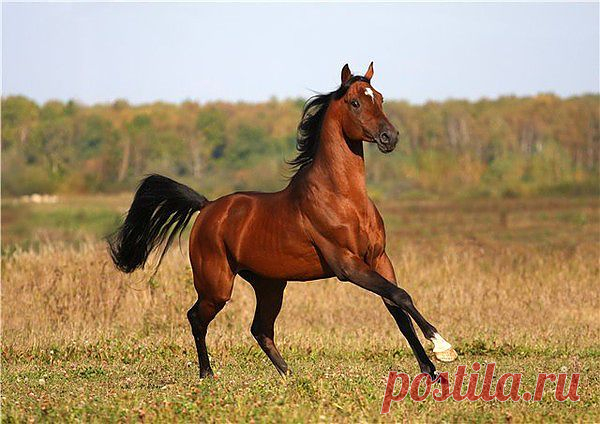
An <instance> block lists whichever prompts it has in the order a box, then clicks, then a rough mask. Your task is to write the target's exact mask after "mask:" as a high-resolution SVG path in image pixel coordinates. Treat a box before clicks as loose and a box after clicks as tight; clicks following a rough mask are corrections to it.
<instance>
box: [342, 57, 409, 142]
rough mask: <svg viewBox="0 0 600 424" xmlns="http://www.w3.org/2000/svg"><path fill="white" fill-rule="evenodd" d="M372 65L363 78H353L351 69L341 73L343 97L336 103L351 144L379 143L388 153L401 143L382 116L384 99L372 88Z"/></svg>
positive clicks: (387, 120) (388, 122)
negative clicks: (363, 142) (358, 142)
mask: <svg viewBox="0 0 600 424" xmlns="http://www.w3.org/2000/svg"><path fill="white" fill-rule="evenodd" d="M372 77H373V62H371V64H370V65H369V69H368V70H367V72H366V73H365V75H364V76H354V75H352V72H351V71H350V68H349V67H348V65H347V64H346V65H344V68H343V69H342V87H341V88H345V90H341V93H344V94H343V95H342V96H341V97H340V98H339V99H337V102H338V103H339V105H338V108H337V109H338V110H339V111H340V113H341V123H342V129H343V131H344V136H346V137H347V138H348V139H350V140H352V141H362V140H364V141H368V142H370V143H377V147H378V148H379V150H380V151H381V152H383V153H389V152H391V151H392V150H394V148H395V147H396V143H397V142H398V130H396V128H395V127H394V126H393V125H392V123H391V122H390V121H389V119H388V118H387V116H385V113H383V96H382V95H381V93H379V92H378V91H377V90H375V89H374V88H373V86H371V78H372Z"/></svg>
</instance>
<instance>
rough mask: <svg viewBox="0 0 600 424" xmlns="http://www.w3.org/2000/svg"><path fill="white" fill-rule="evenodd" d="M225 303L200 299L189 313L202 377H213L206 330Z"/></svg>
mask: <svg viewBox="0 0 600 424" xmlns="http://www.w3.org/2000/svg"><path fill="white" fill-rule="evenodd" d="M223 306H225V303H224V302H223V303H215V302H212V301H210V300H206V299H203V300H201V299H198V300H197V301H196V303H194V306H192V307H191V309H190V310H189V311H188V313H187V317H188V320H189V322H190V325H191V327H192V334H193V335H194V341H195V342H196V352H197V353H198V366H199V367H200V378H204V377H211V376H212V375H213V370H212V368H211V367H210V360H209V359H208V351H207V350H206V332H207V330H208V324H210V322H211V321H212V320H213V319H214V317H215V316H216V315H217V313H218V312H219V311H220V310H221V309H223Z"/></svg>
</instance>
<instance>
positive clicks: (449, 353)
mask: <svg viewBox="0 0 600 424" xmlns="http://www.w3.org/2000/svg"><path fill="white" fill-rule="evenodd" d="M433 353H434V355H435V357H436V359H437V360H438V361H440V362H453V361H456V360H457V359H458V353H456V351H455V350H454V348H452V347H451V348H450V349H448V350H444V351H443V352H433Z"/></svg>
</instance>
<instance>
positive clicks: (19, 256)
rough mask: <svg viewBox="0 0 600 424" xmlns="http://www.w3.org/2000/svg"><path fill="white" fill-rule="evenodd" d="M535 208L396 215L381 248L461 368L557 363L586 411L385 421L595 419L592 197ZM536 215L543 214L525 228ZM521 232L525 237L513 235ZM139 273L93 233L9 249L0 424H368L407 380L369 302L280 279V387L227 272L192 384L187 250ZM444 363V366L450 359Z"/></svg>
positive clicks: (380, 314) (542, 367)
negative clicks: (390, 384) (276, 423)
mask: <svg viewBox="0 0 600 424" xmlns="http://www.w3.org/2000/svg"><path fill="white" fill-rule="evenodd" d="M396 207H397V206H394V207H393V208H391V207H390V208H389V210H387V213H388V214H393V213H394V208H396ZM534 211H535V213H534V212H531V211H530V210H526V209H523V210H521V212H518V211H511V215H510V219H511V222H510V223H509V224H506V223H502V219H503V218H500V220H498V219H497V211H495V210H492V211H491V212H490V211H487V212H485V211H482V210H480V208H478V209H477V210H475V211H471V212H469V211H464V210H462V211H461V210H451V211H448V209H442V211H441V212H440V211H437V212H435V211H434V212H431V211H429V212H428V213H429V215H427V213H425V212H423V208H421V209H418V208H417V209H416V210H415V211H414V212H411V211H410V209H403V210H402V212H397V213H396V214H395V218H394V219H392V220H391V221H392V225H391V228H389V236H388V238H389V240H390V246H389V250H390V254H391V257H392V259H393V262H394V264H395V266H396V272H397V274H398V278H399V281H401V282H402V285H403V286H404V287H405V288H406V289H407V290H408V291H409V293H411V295H412V296H413V298H414V299H415V301H416V303H417V306H418V307H419V308H420V309H421V311H422V313H423V314H424V315H425V316H426V317H428V318H429V320H430V321H431V322H432V323H434V325H436V326H437V327H438V329H439V330H440V331H441V333H442V334H443V335H444V336H445V337H446V338H447V339H448V340H449V341H451V342H452V343H453V344H454V345H455V346H456V348H457V350H458V351H459V353H460V354H461V358H460V363H467V364H470V363H472V362H473V361H476V360H478V361H488V362H489V361H496V362H498V363H499V366H500V367H504V369H505V371H513V372H521V371H523V372H526V373H527V372H529V373H531V375H532V376H533V374H534V373H535V372H541V371H557V368H560V367H561V366H565V365H566V366H567V367H568V368H569V370H570V371H569V372H582V384H581V389H580V394H581V395H582V401H581V402H579V403H578V404H575V405H569V404H561V403H558V402H556V401H552V400H549V401H547V402H546V401H544V402H542V403H541V404H540V405H528V404H527V403H525V402H522V403H516V404H513V403H510V404H498V403H490V404H479V403H474V404H470V403H462V404H456V403H449V402H446V403H445V404H436V403H434V402H425V403H424V404H416V403H412V402H411V401H405V402H404V403H403V404H402V405H393V407H392V413H391V416H387V417H384V419H391V420H403V419H411V420H412V419H418V420H421V421H430V420H451V421H462V420H463V419H469V420H472V419H477V420H483V421H486V420H497V419H504V418H510V417H513V416H514V417H515V418H521V419H525V420H541V419H543V418H544V417H546V418H550V419H558V420H566V421H569V420H570V419H572V418H577V419H582V420H595V419H598V415H596V414H595V412H593V408H595V407H597V406H598V402H599V393H598V383H599V379H598V371H599V368H598V366H597V365H596V361H597V360H598V357H599V356H600V355H599V350H598V340H599V336H600V324H599V323H600V320H599V316H598V305H599V302H598V300H599V290H598V282H599V275H600V270H599V262H598V258H599V253H600V248H599V245H598V242H597V235H598V221H597V218H598V216H597V204H596V203H592V204H586V205H583V206H582V205H579V206H578V207H577V208H576V211H578V212H577V213H581V214H582V215H581V216H584V217H585V219H584V220H582V219H579V220H578V219H571V218H569V216H570V215H568V214H567V215H565V216H567V218H565V219H563V218H561V217H562V216H563V215H564V213H565V212H564V210H563V209H560V208H559V209H558V210H555V209H549V208H546V211H545V212H540V210H539V209H538V210H535V209H534ZM571 212H572V211H571ZM540 213H545V214H546V215H547V217H548V218H547V219H545V220H544V219H541V218H540V219H536V218H535V217H536V216H538V215H539V214H540ZM569 213H570V212H569ZM402 214H405V215H406V216H404V217H403V215H402ZM469 214H470V215H469ZM486 214H488V215H489V216H488V215H486ZM532 214H533V215H532ZM535 214H538V215H535ZM561 214H563V215H561ZM384 216H386V211H385V210H384ZM452 216H454V218H452ZM486 216H487V218H486ZM574 216H576V217H577V216H579V215H577V214H575V215H574ZM398 217H400V218H398ZM395 219H398V220H400V219H402V220H406V221H408V222H409V223H410V224H407V225H406V226H401V225H399V224H394V223H393V222H394V220H395ZM459 219H460V220H462V221H463V225H459V224H456V222H457V220H459ZM465 220H466V222H467V223H468V225H467V224H464V222H465ZM445 221H448V223H446V224H440V223H443V222H445ZM452 223H454V225H451V224H452ZM499 223H500V224H502V225H500V224H499ZM505 225H506V226H505ZM388 227H390V225H388ZM467 227H468V229H467V230H465V231H463V232H462V233H461V232H460V231H459V230H457V228H467ZM417 228H426V229H428V230H430V233H429V237H427V236H423V235H414V234H413V231H414V230H415V229H417ZM524 233H526V234H528V236H527V238H525V239H524V238H523V237H521V238H519V237H517V236H516V235H519V234H520V235H522V234H524ZM569 233H570V234H571V236H570V237H569V236H568V234H569ZM432 234H433V235H432ZM184 250H185V249H184ZM149 277H150V272H145V273H144V272H143V273H137V274H134V275H124V274H121V273H119V272H117V271H116V270H115V269H114V267H113V266H112V264H111V262H110V260H109V257H108V255H107V252H106V247H105V245H104V244H102V243H101V242H99V241H97V240H95V239H93V238H90V239H89V240H88V241H87V242H84V243H82V244H81V245H79V246H77V247H75V246H72V245H69V244H65V243H54V244H44V245H42V246H40V247H39V249H35V250H33V249H31V250H25V251H21V250H18V249H17V250H16V251H14V252H12V253H11V254H10V255H7V256H5V257H4V258H3V261H2V333H3V342H2V343H3V368H4V372H3V394H2V396H3V415H4V416H5V417H8V418H7V419H8V420H9V421H10V420H11V419H17V420H20V419H25V418H34V419H35V418H37V419H43V418H49V419H52V418H54V419H56V418H60V419H84V420H124V419H126V420H129V419H138V418H140V417H141V418H144V417H146V418H156V419H163V420H171V419H176V420H187V419H203V420H209V421H212V420H227V421H242V420H243V421H245V420H249V419H253V418H254V419H257V420H258V421H264V420H266V421H269V420H282V419H289V420H293V421H303V420H310V421H319V420H320V421H374V420H379V419H380V418H381V417H379V415H378V412H379V408H380V406H381V398H382V396H383V389H384V383H383V382H382V378H383V377H384V376H385V375H387V374H386V373H387V370H389V369H400V370H403V371H406V372H409V373H410V374H413V375H414V374H416V373H417V372H418V369H417V366H416V362H415V361H414V359H413V358H412V355H411V354H410V351H409V349H408V348H407V347H406V343H405V342H404V339H403V338H402V337H401V335H400V333H399V331H398V330H397V328H396V327H395V325H394V323H393V320H392V319H391V317H390V316H389V315H388V313H387V311H386V309H385V308H384V307H383V305H382V303H381V301H380V300H379V299H378V298H376V297H375V296H373V295H371V294H369V293H366V292H364V291H362V290H361V289H358V288H356V287H354V286H353V285H351V284H348V283H340V282H338V281H337V280H334V279H332V280H328V281H321V282H315V283H291V284H290V285H288V289H287V291H286V296H285V300H284V307H283V311H282V313H281V315H280V318H279V320H278V321H277V330H276V331H277V341H278V344H279V345H280V348H281V350H282V354H283V356H284V357H286V359H288V362H289V364H290V366H291V368H292V369H293V370H294V371H295V372H296V374H295V376H294V377H292V378H291V379H290V380H291V381H288V382H286V383H282V382H281V381H279V379H278V378H277V377H276V373H275V371H274V369H273V368H272V366H271V365H270V364H269V363H268V362H267V360H266V357H264V355H263V353H262V352H260V350H259V349H258V348H257V347H256V345H255V343H254V341H253V339H252V338H251V336H250V334H249V326H250V322H251V320H252V315H253V309H254V297H253V293H252V290H251V289H250V287H249V286H248V284H246V283H245V282H244V281H243V280H241V279H238V281H237V282H236V285H235V289H234V295H233V298H232V300H231V302H230V303H229V304H228V305H227V307H226V308H225V309H224V311H223V312H222V313H221V314H219V315H218V317H217V319H216V320H215V322H214V323H213V324H212V325H211V327H210V329H209V336H208V344H209V351H210V353H211V355H212V358H213V364H214V368H215V370H216V371H217V373H218V376H219V377H220V379H218V380H217V382H200V381H198V380H197V379H196V370H195V361H196V357H195V351H194V349H193V341H192V338H191V335H190V332H189V329H188V323H187V320H186V317H185V312H186V311H187V309H188V308H189V306H191V305H192V304H193V302H194V301H195V293H194V290H193V286H192V282H191V278H190V270H189V264H188V261H187V256H186V253H185V251H183V252H180V251H178V249H173V251H172V252H171V253H170V254H169V255H168V256H167V258H166V259H165V261H164V263H163V265H162V266H161V268H160V270H159V271H158V273H157V274H156V276H155V277H154V278H153V279H151V280H149ZM427 347H429V346H428V343H427ZM440 368H441V369H443V370H448V371H451V372H453V371H454V370H455V369H456V364H449V365H445V364H440ZM335 376H337V377H338V378H337V379H336V378H334V377H335ZM82 387H85V391H82V390H81V388H82ZM240 391H242V392H244V394H243V395H242V394H240ZM336 405H337V406H336ZM140 411H141V412H140ZM539 414H542V415H539Z"/></svg>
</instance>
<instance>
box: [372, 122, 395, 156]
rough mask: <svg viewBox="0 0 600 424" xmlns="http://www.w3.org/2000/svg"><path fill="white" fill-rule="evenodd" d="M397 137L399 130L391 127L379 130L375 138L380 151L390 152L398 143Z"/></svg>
mask: <svg viewBox="0 0 600 424" xmlns="http://www.w3.org/2000/svg"><path fill="white" fill-rule="evenodd" d="M398 137H399V132H398V130H396V129H395V128H393V127H392V128H389V129H386V130H384V131H381V132H380V133H379V135H378V136H377V138H376V140H375V142H376V143H377V147H378V148H379V151H380V152H382V153H390V152H391V151H392V150H394V149H395V148H396V144H398Z"/></svg>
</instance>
